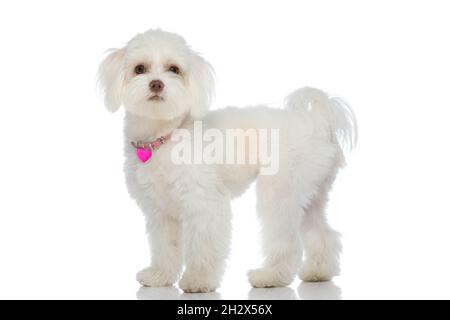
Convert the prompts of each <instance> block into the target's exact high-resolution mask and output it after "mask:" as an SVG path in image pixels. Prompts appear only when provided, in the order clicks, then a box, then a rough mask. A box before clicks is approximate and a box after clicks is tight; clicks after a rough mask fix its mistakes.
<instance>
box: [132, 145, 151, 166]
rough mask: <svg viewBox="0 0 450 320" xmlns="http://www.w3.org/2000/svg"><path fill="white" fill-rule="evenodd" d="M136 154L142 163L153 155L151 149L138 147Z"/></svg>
mask: <svg viewBox="0 0 450 320" xmlns="http://www.w3.org/2000/svg"><path fill="white" fill-rule="evenodd" d="M136 154H137V156H138V158H139V160H141V162H142V163H146V162H147V161H148V160H150V158H151V157H152V150H151V149H144V148H138V149H137V151H136Z"/></svg>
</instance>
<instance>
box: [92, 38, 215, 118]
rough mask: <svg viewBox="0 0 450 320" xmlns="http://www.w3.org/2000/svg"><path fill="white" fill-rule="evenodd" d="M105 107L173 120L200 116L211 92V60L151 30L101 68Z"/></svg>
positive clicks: (113, 54)
mask: <svg viewBox="0 0 450 320" xmlns="http://www.w3.org/2000/svg"><path fill="white" fill-rule="evenodd" d="M98 74H99V82H100V85H101V88H102V90H103V94H104V97H105V106H106V108H107V109H108V110H110V111H111V112H114V111H117V110H118V109H119V107H120V106H121V105H123V106H124V107H125V109H126V110H127V111H128V112H130V113H133V114H135V115H139V116H144V117H147V118H151V119H158V120H171V119H174V118H176V117H179V116H181V115H183V114H185V113H186V114H187V113H190V114H191V115H192V116H193V117H194V118H201V117H203V116H204V114H205V113H206V111H207V109H208V108H209V105H210V102H211V98H212V96H213V93H214V77H213V71H212V68H211V66H210V64H209V63H208V62H207V61H205V60H204V59H203V58H202V57H201V56H199V55H198V54H197V53H196V52H194V51H193V50H192V49H191V48H190V47H189V46H188V45H187V44H186V41H185V40H184V39H183V38H182V37H180V36H178V35H176V34H173V33H169V32H165V31H162V30H149V31H147V32H145V33H142V34H138V35H136V36H135V37H134V38H133V39H131V40H130V41H129V42H128V44H127V45H126V46H125V47H124V48H122V49H113V50H111V52H110V53H109V54H108V56H107V57H106V58H105V60H104V61H103V62H102V64H101V65H100V68H99V73H98Z"/></svg>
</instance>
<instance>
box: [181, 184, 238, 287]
mask: <svg viewBox="0 0 450 320" xmlns="http://www.w3.org/2000/svg"><path fill="white" fill-rule="evenodd" d="M230 235H231V208H230V200H229V198H228V197H225V196H222V195H220V196H219V195H218V194H217V193H215V194H205V193H204V194H202V195H201V196H200V197H192V198H191V199H190V200H189V201H187V202H185V212H184V213H183V243H184V245H185V263H186V270H185V272H184V274H183V277H182V278H181V280H180V282H179V286H180V288H181V289H183V290H184V291H185V292H210V291H214V290H215V289H216V288H218V287H219V285H220V281H221V278H222V275H223V273H224V269H225V260H226V258H227V256H228V251H229V242H230Z"/></svg>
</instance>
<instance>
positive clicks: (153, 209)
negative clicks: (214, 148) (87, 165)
mask: <svg viewBox="0 0 450 320" xmlns="http://www.w3.org/2000/svg"><path fill="white" fill-rule="evenodd" d="M99 81H100V84H101V86H102V88H103V91H104V96H105V105H106V107H107V108H108V110H110V111H112V112H114V111H116V110H117V109H118V108H119V107H120V106H121V105H123V106H124V107H125V110H126V115H125V154H126V162H125V173H126V179H127V185H128V189H129V192H130V194H131V196H132V197H133V198H134V199H135V200H136V202H137V204H138V205H139V206H140V208H141V209H142V211H143V212H144V215H145V217H146V221H147V228H148V234H149V241H150V246H151V257H152V259H151V266H150V267H148V268H146V269H144V270H142V271H140V272H139V273H138V274H137V280H138V281H139V282H140V283H141V284H142V285H145V286H169V285H172V284H174V283H175V282H176V281H177V280H178V279H179V277H180V275H181V273H182V270H183V265H185V271H184V273H183V275H182V277H181V279H180V281H179V286H180V288H181V289H183V290H184V291H185V292H209V291H213V290H215V289H216V288H217V287H219V285H220V282H221V277H222V275H223V273H224V268H225V260H226V258H227V255H228V251H229V240H230V234H231V227H230V223H231V211H230V202H231V200H232V199H233V198H234V197H237V196H239V195H241V194H242V193H243V192H244V191H245V189H246V188H247V187H248V186H249V185H250V184H251V183H252V182H253V181H255V180H256V189H257V195H258V203H257V210H258V214H259V217H260V219H261V222H262V227H263V228H262V229H263V248H264V254H265V262H264V265H263V266H262V267H261V268H259V269H255V270H252V271H250V272H249V273H248V277H249V281H250V283H251V284H252V285H253V286H255V287H276V286H286V285H289V284H290V283H291V282H292V281H293V279H294V277H295V275H296V274H297V272H299V277H300V278H301V279H303V280H305V281H325V280H329V279H331V278H332V277H333V276H335V275H337V274H339V271H340V268H339V255H340V251H341V245H340V241H339V234H338V233H337V232H336V231H334V230H333V229H331V228H330V227H329V225H328V224H327V220H326V216H325V206H326V202H327V194H328V192H329V190H330V188H331V186H332V184H333V181H334V179H335V176H336V174H337V172H338V170H339V168H340V167H342V166H343V164H344V157H343V152H342V150H343V148H344V147H345V146H346V145H349V146H350V147H352V146H353V145H354V143H355V142H356V123H355V119H354V116H353V113H352V111H351V109H349V108H348V107H347V106H346V105H345V104H344V103H343V102H342V101H341V100H339V99H337V98H329V97H328V96H327V95H326V94H325V93H323V92H322V91H319V90H317V89H312V88H303V89H300V90H297V91H295V92H293V93H292V94H291V95H289V96H288V97H287V98H286V106H285V108H284V109H270V108H267V107H264V106H258V107H250V108H240V109H239V108H226V109H222V110H219V111H214V112H209V113H207V110H208V108H209V105H210V103H211V98H212V96H213V90H214V79H213V74H212V68H211V66H210V65H209V64H208V63H207V62H206V61H205V60H204V59H203V58H202V57H201V56H199V55H198V54H197V53H196V52H194V51H193V50H192V49H191V48H190V47H189V46H188V45H187V44H186V42H185V41H184V39H183V38H181V37H180V36H178V35H175V34H172V33H168V32H165V31H162V30H149V31H147V32H145V33H142V34H138V35H137V36H135V37H134V38H133V39H132V40H131V41H130V42H128V44H127V45H126V46H125V47H124V48H121V49H116V50H112V51H111V52H110V53H109V55H108V56H107V57H106V59H105V60H104V61H103V63H102V64H101V66H100V69H99ZM198 119H201V120H202V125H203V127H204V128H214V129H216V130H219V131H220V132H224V131H225V130H227V129H238V128H240V129H243V130H247V129H277V130H278V131H279V140H278V141H277V147H278V149H277V150H278V151H279V170H278V171H277V172H276V174H271V175H262V174H260V171H261V163H260V162H257V163H243V164H242V163H239V164H228V163H227V164H220V163H214V164H205V163H203V164H176V163H174V161H173V155H172V156H171V152H172V150H173V149H174V148H175V146H176V142H175V141H173V139H171V138H170V135H171V134H172V133H173V132H174V130H175V129H180V128H184V129H186V130H189V131H192V130H193V127H194V125H193V123H194V120H198ZM193 139H194V138H193ZM130 142H131V143H132V144H133V145H131V144H130ZM251 144H252V142H250V141H248V140H246V144H245V148H246V152H247V154H248V153H249V152H250V151H249V150H250V149H249V148H250V147H251ZM136 150H138V151H137V152H138V154H136ZM139 152H141V154H139ZM150 156H152V158H151V160H148V158H149V157H150ZM143 162H145V163H143ZM303 251H305V257H304V259H303V262H302V256H303Z"/></svg>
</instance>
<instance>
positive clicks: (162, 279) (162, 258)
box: [136, 213, 183, 287]
mask: <svg viewBox="0 0 450 320" xmlns="http://www.w3.org/2000/svg"><path fill="white" fill-rule="evenodd" d="M146 218H147V232H148V237H149V242H150V248H151V257H152V263H151V266H150V267H148V268H146V269H144V270H142V271H140V272H138V274H137V276H136V278H137V280H138V281H139V282H140V283H141V284H142V285H144V286H148V287H163V286H170V285H173V284H174V283H175V282H176V281H177V280H178V277H179V275H180V273H181V269H182V266H183V262H182V252H181V245H180V240H181V239H180V237H181V230H180V229H181V223H180V221H179V220H177V219H174V218H173V217H170V216H168V215H165V214H164V213H153V214H151V215H148V216H146Z"/></svg>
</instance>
